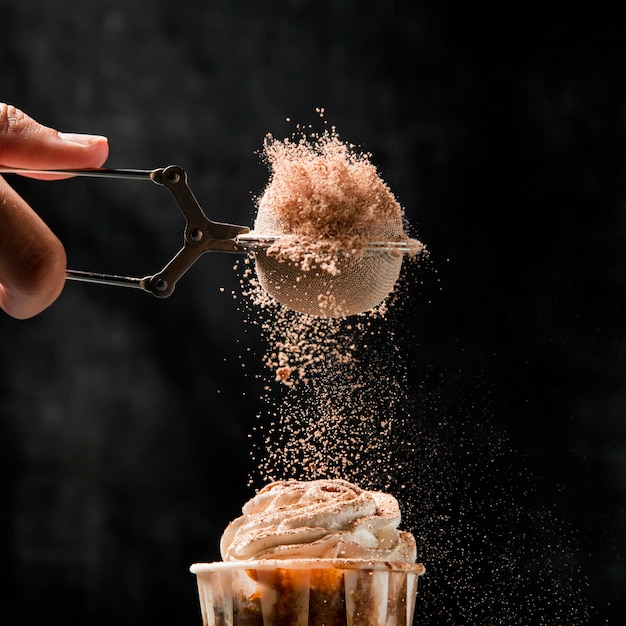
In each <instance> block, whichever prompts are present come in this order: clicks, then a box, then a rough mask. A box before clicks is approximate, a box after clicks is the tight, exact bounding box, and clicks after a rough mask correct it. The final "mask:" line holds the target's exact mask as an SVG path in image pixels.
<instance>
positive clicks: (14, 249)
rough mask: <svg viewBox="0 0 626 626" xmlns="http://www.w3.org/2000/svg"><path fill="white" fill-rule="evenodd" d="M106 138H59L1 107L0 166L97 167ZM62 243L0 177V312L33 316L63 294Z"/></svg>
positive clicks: (105, 152) (104, 153)
mask: <svg viewBox="0 0 626 626" xmlns="http://www.w3.org/2000/svg"><path fill="white" fill-rule="evenodd" d="M108 154H109V147H108V143H107V139H106V137H100V136H97V135H75V134H66V133H59V132H57V131H56V130H53V129H52V128H48V127H46V126H42V125H41V124H38V123H37V122H36V121H35V120H33V119H32V118H30V117H29V116H28V115H26V114H25V113H23V112H22V111H20V110H19V109H16V108H15V107H13V106H10V105H8V104H4V103H0V165H2V166H5V167H20V168H30V169H72V168H84V167H100V166H101V165H102V164H103V163H104V162H105V161H106V158H107V156H108ZM65 269H66V258H65V250H64V248H63V245H62V244H61V242H60V241H59V240H58V239H57V238H56V236H55V235H54V234H53V233H52V231H50V229H49V228H48V227H47V226H46V224H45V223H44V222H43V221H42V220H41V218H40V217H39V216H38V215H37V214H36V213H35V212H34V211H33V210H32V209H31V208H30V207H29V206H28V204H27V203H26V202H25V201H24V200H23V199H22V198H21V197H20V196H19V195H18V194H17V193H16V192H15V191H14V190H13V189H12V188H11V187H10V186H9V185H8V184H7V183H6V181H5V180H4V179H3V178H2V177H0V308H2V309H4V311H6V312H7V313H8V314H9V315H11V316H12V317H15V318H18V319H26V318H29V317H33V316H34V315H37V314H38V313H40V312H41V311H43V310H44V309H45V308H46V307H48V306H49V305H50V304H52V302H54V300H56V298H57V297H58V295H59V294H60V293H61V291H62V289H63V285H64V284H65Z"/></svg>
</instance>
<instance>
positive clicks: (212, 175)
mask: <svg viewBox="0 0 626 626" xmlns="http://www.w3.org/2000/svg"><path fill="white" fill-rule="evenodd" d="M0 7H1V8H2V12H1V14H2V17H1V18H0V32H1V34H0V77H1V85H2V88H1V93H0V99H2V100H4V101H7V102H10V103H13V104H15V105H16V106H18V107H20V108H22V109H24V110H25V111H27V112H28V113H30V114H31V115H32V116H33V117H35V118H36V119H38V120H40V121H41V122H43V123H46V124H49V125H51V126H55V127H57V128H59V129H61V130H66V131H75V132H94V133H99V134H105V135H107V136H108V137H109V139H110V146H111V156H110V159H109V164H110V165H111V166H114V167H138V168H151V167H156V166H160V165H166V164H169V163H177V164H180V165H182V166H184V167H185V168H186V169H187V171H188V173H189V176H190V182H191V185H192V188H193V189H194V192H195V194H196V196H197V197H198V198H199V199H200V201H201V203H202V204H203V206H204V208H205V211H206V212H207V214H208V215H209V216H210V217H212V218H214V219H218V220H222V221H232V222H234V223H241V224H249V223H251V220H252V218H253V210H254V203H253V196H254V194H256V193H258V192H259V191H260V190H262V188H263V185H264V184H265V182H266V179H267V172H266V169H265V166H264V165H263V164H262V163H260V161H259V159H258V157H257V155H256V154H255V152H256V151H258V150H259V148H260V147H261V144H262V140H263V137H264V136H265V134H266V133H267V132H272V133H274V134H276V135H277V136H286V135H288V134H290V133H291V132H292V130H293V123H291V124H289V123H287V122H286V120H285V118H287V117H289V118H291V120H293V122H294V123H295V122H300V123H303V124H306V123H309V122H311V121H314V120H315V118H316V114H315V107H319V106H323V107H325V109H326V115H327V119H328V120H329V123H332V124H335V125H336V126H337V129H338V131H339V133H340V135H341V136H342V137H343V138H345V139H347V140H349V141H351V142H353V143H356V144H358V145H362V146H363V147H364V148H365V149H366V150H368V151H371V152H372V153H373V155H374V157H373V160H374V162H375V163H376V164H377V165H378V166H379V168H380V170H381V172H382V173H383V176H384V178H385V179H386V180H387V182H388V183H389V184H390V186H391V188H392V189H393V190H394V192H395V193H396V195H397V197H398V199H399V200H400V202H401V203H402V204H403V206H404V207H405V209H406V212H407V217H408V220H409V222H410V223H411V224H412V225H413V227H414V229H415V232H416V233H417V234H418V235H419V236H420V238H422V239H423V240H424V241H425V242H426V243H427V245H428V247H429V249H430V253H431V263H430V265H429V266H428V267H427V268H424V269H423V271H422V273H421V274H420V275H415V276H413V277H412V280H413V281H414V288H412V289H409V293H408V294H407V295H406V298H407V304H406V305H405V306H403V307H401V308H400V309H399V312H398V313H396V315H395V316H394V317H393V323H394V324H395V325H396V329H395V331H396V334H397V336H398V337H399V338H400V339H399V340H400V342H401V344H402V346H403V350H404V351H405V354H406V359H407V362H408V365H409V370H410V376H409V378H408V382H407V385H409V387H410V389H411V391H410V393H411V394H413V395H414V396H415V398H416V400H419V398H418V396H420V395H421V394H423V395H428V396H429V397H431V396H433V395H436V396H437V397H439V398H440V399H441V400H440V402H439V405H438V409H437V416H436V419H435V421H436V422H437V423H440V424H441V429H442V430H441V431H439V432H438V433H437V437H438V442H439V443H438V445H440V447H441V453H442V454H444V455H447V457H448V459H449V462H450V463H451V464H453V463H454V460H455V458H456V457H457V456H458V460H459V467H461V466H462V457H463V455H466V454H467V450H465V449H463V447H462V446H460V445H459V441H460V440H461V439H462V438H463V437H469V440H470V441H473V442H474V443H473V444H472V445H473V446H476V442H477V441H480V437H481V432H483V431H484V432H487V431H489V432H491V433H493V432H497V433H499V435H498V436H499V437H500V438H502V439H504V440H506V441H507V442H508V444H507V446H508V447H507V450H508V454H509V455H510V457H512V458H513V459H514V461H513V462H512V466H518V465H519V467H521V468H523V469H524V472H522V473H523V474H524V475H525V476H529V475H530V476H532V479H530V481H531V482H532V485H531V488H532V491H533V493H534V494H535V495H534V496H533V498H531V499H530V500H529V501H530V502H536V503H537V507H538V509H539V507H543V506H546V505H548V506H550V508H551V510H553V512H554V514H555V515H556V516H557V517H558V518H559V520H560V522H559V524H561V525H562V526H563V527H566V528H567V529H568V531H567V533H571V535H572V537H574V538H575V539H572V540H571V542H570V548H569V550H568V555H567V559H570V560H571V561H573V567H574V568H582V569H583V570H584V571H585V573H586V575H587V577H588V580H589V589H588V591H587V590H586V591H583V596H584V600H583V603H584V604H585V605H586V606H587V608H588V611H589V618H588V623H591V624H604V623H615V624H617V623H621V621H622V616H623V614H624V612H625V611H626V604H624V599H623V595H624V594H623V591H624V587H625V585H626V570H625V568H624V564H623V560H622V559H621V555H623V553H624V548H626V537H624V528H625V527H626V526H625V523H626V519H625V515H624V497H625V495H626V420H625V419H624V409H625V408H626V397H625V390H626V381H625V379H624V377H625V374H626V350H625V348H626V346H625V343H624V340H625V333H624V331H625V325H624V321H623V317H624V310H625V307H624V305H625V293H626V276H625V273H624V272H625V269H624V268H625V261H626V257H625V254H624V243H625V237H626V208H625V193H624V192H625V190H624V185H623V180H624V176H625V174H626V172H624V165H625V164H626V160H625V157H626V154H625V149H624V140H625V139H626V137H625V130H626V100H625V98H626V89H625V85H626V79H625V78H624V70H623V62H624V60H625V58H626V56H625V53H626V48H625V45H624V42H623V37H622V32H621V31H622V28H621V20H620V15H619V14H618V12H617V11H615V13H613V14H612V13H611V12H609V11H606V10H605V11H604V12H601V11H599V10H598V9H595V8H593V7H592V6H591V5H590V6H589V7H581V8H579V9H574V8H573V7H570V8H568V11H567V14H564V13H562V12H560V11H557V10H551V9H550V7H549V5H546V4H545V3H542V4H540V5H538V6H536V7H535V6H533V4H532V3H531V4H525V5H523V6H522V5H520V6H517V7H514V6H510V5H503V7H502V8H498V7H496V6H492V7H490V8H489V9H487V8H482V9H480V8H477V7H475V6H473V5H472V4H470V5H467V8H462V9H457V8H455V9H453V8H452V3H445V2H444V3H436V2H419V3H402V2H373V1H369V0H361V1H360V2H357V1H356V0H345V1H342V2H328V1H318V2H307V1H306V0H292V1H291V2H282V3H281V2H262V3H261V2H258V3H257V2H250V1H245V0H229V1H226V0H206V1H204V2H199V1H198V0H179V2H177V3H170V2H159V1H158V0H157V1H154V2H145V1H143V0H129V1H127V2H125V3H116V2H114V1H113V2H111V1H108V2H102V1H100V0H93V1H91V2H78V1H75V0H71V1H70V0H66V1H59V2H45V1H43V0H33V1H31V2H11V3H9V2H6V0H0ZM16 186H18V187H19V189H20V190H21V191H22V192H23V193H24V195H25V196H26V197H27V198H28V199H29V201H30V202H31V203H32V204H33V205H34V206H35V207H36V208H37V209H38V210H39V211H40V213H41V214H42V215H43V216H44V217H45V219H46V220H47V221H48V222H49V223H50V224H51V225H52V227H53V228H54V229H55V230H56V232H57V233H58V234H59V235H60V236H61V237H62V239H63V240H64V242H65V243H66V246H67V250H68V256H69V263H70V265H71V266H72V267H74V268H76V269H91V270H95V271H107V272H118V273H121V274H131V275H137V276H141V275H144V274H147V273H150V272H153V271H155V270H157V269H159V268H160V267H161V265H162V263H163V262H164V261H166V260H167V259H168V258H169V257H170V256H171V254H172V253H173V252H174V251H175V250H176V249H177V248H178V246H179V245H180V242H181V236H182V223H181V217H180V215H179V214H178V212H177V209H176V207H175V205H174V204H173V203H172V201H171V200H170V198H169V197H168V195H167V192H165V191H164V190H161V189H159V188H157V187H155V186H152V185H149V184H147V183H139V182H131V183H126V182H108V181H107V182H102V181H70V182H57V183H41V182H35V183H33V182H25V181H18V182H16ZM239 280H240V274H239V273H238V272H237V271H234V270H233V259H232V257H228V256H219V255H213V256H211V257H210V258H209V257H205V258H203V259H202V260H201V261H200V262H199V263H198V264H197V265H196V266H195V267H194V268H193V269H192V271H191V272H190V273H189V274H188V275H187V276H186V277H185V278H184V279H183V280H182V282H181V283H180V284H179V286H178V288H177V290H176V292H175V294H174V295H173V296H172V297H171V298H170V299H168V300H165V301H158V300H155V299H154V298H152V297H151V296H149V295H147V294H143V293H141V292H136V291H132V290H122V289H113V288H107V287H95V286H85V285H77V284H68V285H67V287H66V289H65V291H64V293H63V295H62V296H61V298H60V299H59V301H58V302H57V303H56V304H55V305H54V306H53V307H52V308H51V309H50V310H48V311H46V312H45V313H44V314H42V315H41V316H39V317H37V318H35V319H33V320H30V321H25V322H17V321H14V320H11V319H10V318H8V317H6V316H5V317H3V318H0V342H1V346H2V349H1V350H0V367H1V371H2V377H1V378H0V417H1V422H0V459H1V461H0V463H1V468H2V469H1V471H2V474H1V475H2V500H3V506H2V514H1V517H0V520H1V521H0V530H1V531H2V532H1V537H2V539H0V556H1V559H0V562H1V564H2V566H1V569H0V571H1V576H2V584H1V586H0V597H1V598H2V601H1V603H0V615H2V618H3V622H5V623H11V624H26V625H29V626H30V625H33V624H38V623H42V622H44V621H46V620H48V619H50V620H61V621H63V622H64V623H67V624H79V623H84V624H92V625H94V626H95V625H97V624H111V623H115V624H120V625H121V624H141V623H150V622H153V621H155V620H156V621H158V622H159V623H176V624H199V623H200V616H199V610H198V606H197V600H196V591H195V586H194V585H195V582H194V580H193V577H192V576H191V575H190V574H189V573H188V571H187V568H188V565H189V564H190V563H192V562H194V561H198V560H210V559H213V558H216V557H217V542H218V539H219V535H220V532H221V530H222V528H223V526H224V525H225V524H226V522H227V521H228V520H229V519H230V518H232V517H234V516H235V515H236V514H237V513H238V511H239V507H240V505H241V503H242V502H243V501H244V500H245V499H247V497H249V495H250V494H251V491H252V487H249V486H248V485H247V480H248V475H249V473H250V472H251V470H252V469H253V468H252V467H251V466H252V463H251V461H250V456H249V449H250V440H249V438H248V434H249V433H250V431H251V429H252V428H253V426H254V423H255V420H256V416H257V415H260V418H259V419H261V420H263V419H264V417H263V416H264V412H265V411H266V407H265V405H264V402H263V401H262V400H261V389H262V386H263V385H264V384H265V379H269V378H271V376H270V374H269V373H268V372H266V371H265V370H264V369H263V367H262V365H261V363H260V355H261V353H262V352H263V350H264V343H263V338H262V337H261V336H259V333H258V329H256V328H255V327H254V326H251V325H249V324H247V323H246V322H245V319H244V318H245V317H246V313H245V311H244V310H243V309H242V307H241V298H240V295H239V299H237V298H233V297H232V295H231V293H232V292H235V295H237V294H240V285H239ZM242 365H244V366H245V367H242ZM257 375H260V378H258V377H257ZM460 432H462V433H463V437H461V435H459V433H460ZM468 433H471V436H470V435H468ZM486 436H487V435H485V437H486ZM478 460H480V459H478ZM520 475H521V474H520ZM423 479H424V480H425V481H428V471H427V468H426V475H425V476H424V478H423ZM471 480H472V475H471V473H470V474H468V476H467V481H471ZM481 480H485V475H482V474H481ZM500 480H507V481H510V483H511V485H513V486H511V485H509V486H508V487H507V489H508V490H511V489H514V488H515V485H516V484H518V483H517V479H516V478H515V476H513V477H506V478H503V477H502V475H498V473H497V472H494V473H493V474H490V475H489V480H488V481H487V483H486V484H484V485H483V486H481V487H480V489H479V490H478V491H479V492H480V491H481V490H482V491H484V493H485V494H489V493H490V492H494V491H497V490H498V489H499V484H500ZM521 480H522V479H520V481H521ZM525 480H529V479H528V478H525ZM462 483H463V481H457V482H454V483H452V482H451V483H450V484H449V485H448V489H450V490H454V489H459V488H466V486H465V487H463V484H462ZM519 484H520V487H519V488H520V490H521V491H524V492H525V490H527V489H529V487H528V485H527V483H524V484H523V486H521V485H522V483H521V482H520V483H519ZM447 502H448V505H447V506H448V509H447V513H448V514H449V517H450V519H452V522H451V524H452V525H454V523H455V521H454V520H455V519H457V518H458V516H459V509H458V508H455V502H456V500H455V497H454V494H452V495H449V497H448V499H447ZM216 503H218V504H217V505H216ZM484 519H485V520H486V521H487V525H486V527H485V533H486V534H489V533H496V532H498V531H499V530H501V521H502V520H501V517H499V515H498V514H497V512H494V514H493V515H492V516H489V515H486V516H485V518H484ZM536 524H537V525H539V526H540V525H541V524H542V520H541V518H540V516H537V517H536ZM432 530H433V536H432V537H431V538H430V540H431V541H433V542H434V541H435V535H437V533H438V532H440V529H437V528H433V529H432ZM422 539H423V541H424V542H425V544H426V545H428V543H429V534H428V528H427V527H426V532H425V534H424V536H423V537H422ZM503 541H504V540H503ZM529 541H530V539H529ZM549 543H550V542H549V541H547V544H549ZM518 547H519V549H520V550H521V551H522V552H523V551H524V550H525V549H526V547H528V549H529V550H530V549H531V548H532V546H526V544H525V543H524V541H521V542H520V543H519V545H518ZM548 547H549V546H548ZM427 552H428V551H427V550H426V549H425V553H427ZM547 554H549V555H550V551H549V549H548V551H547ZM431 556H432V558H431V559H430V561H433V560H435V559H436V556H435V553H434V552H433V554H432V555H431ZM547 558H551V559H552V560H553V561H554V567H555V568H556V571H557V572H558V571H559V569H560V568H562V567H563V568H565V567H566V566H567V567H570V566H572V563H571V562H569V561H568V563H565V562H563V563H562V562H561V561H565V560H567V559H566V557H565V556H564V555H563V553H562V552H560V551H559V550H558V549H556V548H555V550H554V553H553V554H551V555H550V556H548V557H547ZM427 561H428V560H427ZM427 564H428V565H429V566H430V567H431V569H432V571H433V572H436V571H437V569H438V568H439V569H441V568H443V567H445V565H443V564H437V563H432V562H431V563H428V562H427ZM481 566H486V567H487V569H488V567H489V566H488V564H481ZM468 567H470V565H469V564H468ZM484 575H486V576H488V574H484ZM437 580H438V579H437V577H436V576H433V578H432V581H430V582H429V581H426V580H425V582H424V598H425V601H426V602H430V603H431V605H432V607H434V608H432V609H431V610H430V611H429V612H430V613H431V614H430V616H429V617H428V621H427V623H457V624H461V623H463V624H465V623H467V624H507V623H510V624H517V623H519V624H539V623H545V624H552V623H555V624H556V623H561V622H558V621H554V620H553V619H551V618H550V617H546V618H540V615H539V612H540V611H539V612H538V613H536V614H533V612H532V610H531V609H529V608H528V607H524V608H523V609H522V608H521V606H522V604H523V603H524V598H523V592H520V591H518V592H517V593H518V594H519V598H518V600H517V601H518V602H519V605H520V609H519V612H518V613H517V614H516V611H515V609H513V610H509V611H508V612H507V614H506V617H501V616H500V617H498V616H496V614H495V612H494V613H493V614H489V612H488V611H487V613H486V614H484V613H482V614H481V612H480V610H479V609H477V608H476V606H475V605H472V606H473V608H470V606H469V605H470V603H468V605H467V606H466V607H464V606H463V603H464V602H466V601H467V600H468V598H467V597H466V596H463V595H462V594H461V595H460V596H456V595H455V594H454V593H450V589H449V588H446V589H438V588H437V585H438V583H437ZM566 596H567V594H565V595H564V599H561V601H565V602H567V597H566ZM429 597H431V598H432V597H437V598H438V600H437V601H433V600H430V601H429V600H428V598H429ZM437 607H438V608H437ZM516 615H517V616H516ZM446 616H447V617H446ZM555 619H556V618H555ZM573 621H574V620H572V623H573Z"/></svg>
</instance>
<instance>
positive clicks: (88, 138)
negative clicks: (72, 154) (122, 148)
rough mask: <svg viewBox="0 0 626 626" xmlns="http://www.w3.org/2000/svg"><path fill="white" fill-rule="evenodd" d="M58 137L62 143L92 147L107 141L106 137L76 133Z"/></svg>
mask: <svg viewBox="0 0 626 626" xmlns="http://www.w3.org/2000/svg"><path fill="white" fill-rule="evenodd" d="M59 137H60V138H61V139H62V140H63V141H68V142H69V143H77V144H80V145H81V146H93V145H94V144H96V143H101V142H103V141H108V139H107V138H106V137H102V136H101V135H80V134H77V133H59Z"/></svg>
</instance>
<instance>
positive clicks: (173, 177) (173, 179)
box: [167, 171, 180, 185]
mask: <svg viewBox="0 0 626 626" xmlns="http://www.w3.org/2000/svg"><path fill="white" fill-rule="evenodd" d="M167 180H168V181H169V182H170V183H172V184H173V185H175V184H176V183H178V182H180V173H179V172H176V171H174V172H169V174H168V175H167Z"/></svg>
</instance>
